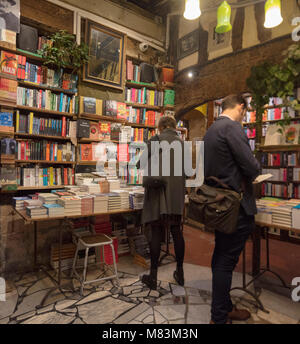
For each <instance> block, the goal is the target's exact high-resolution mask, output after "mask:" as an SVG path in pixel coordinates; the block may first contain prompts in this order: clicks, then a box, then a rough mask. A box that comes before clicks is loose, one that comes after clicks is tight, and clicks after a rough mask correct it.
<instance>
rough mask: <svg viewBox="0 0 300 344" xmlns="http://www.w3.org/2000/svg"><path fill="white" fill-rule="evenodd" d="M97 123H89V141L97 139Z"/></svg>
mask: <svg viewBox="0 0 300 344" xmlns="http://www.w3.org/2000/svg"><path fill="white" fill-rule="evenodd" d="M99 132H100V128H99V123H96V122H90V137H89V138H90V139H91V140H98V139H99Z"/></svg>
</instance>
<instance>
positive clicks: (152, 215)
mask: <svg viewBox="0 0 300 344" xmlns="http://www.w3.org/2000/svg"><path fill="white" fill-rule="evenodd" d="M158 130H159V133H160V135H155V136H154V137H152V138H151V139H150V141H149V143H148V150H147V151H145V153H143V154H148V155H147V156H142V157H141V165H142V166H141V167H142V168H144V169H145V166H143V161H145V160H146V161H148V166H147V167H146V168H147V171H148V176H150V179H151V178H152V177H153V174H152V175H151V163H152V161H153V160H151V157H153V155H154V156H155V155H156V157H157V158H158V162H159V173H158V175H159V178H160V180H161V181H163V183H164V185H163V186H161V187H158V188H153V187H151V186H146V185H145V184H144V186H145V197H144V207H143V214H142V222H143V223H144V224H148V225H150V227H151V240H150V255H151V269H150V275H143V276H142V281H143V282H144V283H145V284H146V285H147V286H148V287H149V288H150V289H156V287H157V268H158V261H159V256H160V243H161V241H162V234H163V233H164V230H165V229H166V228H164V227H165V225H166V224H167V223H169V224H170V230H171V233H172V236H173V240H174V248H175V255H176V261H177V268H176V271H174V275H173V276H174V278H175V280H176V281H177V283H178V284H180V285H184V275H183V259H184V249H185V243H184V238H183V234H182V226H181V217H182V214H183V208H184V198H185V174H184V159H183V152H184V149H183V141H182V140H181V139H180V137H179V136H178V134H177V133H176V121H175V120H174V118H172V117H168V116H164V117H162V118H161V119H160V121H159V123H158ZM155 141H157V142H156V143H157V144H159V145H160V146H161V147H164V144H166V146H169V145H174V146H176V145H177V148H179V149H178V150H177V151H176V152H175V151H174V150H173V149H170V160H169V161H168V162H167V164H168V166H165V170H164V163H166V160H167V158H164V154H165V153H166V151H167V150H168V148H167V149H164V148H163V149H162V153H159V150H157V149H156V148H155V144H152V143H154V142H155ZM143 158H144V159H143ZM180 159H182V160H181V162H182V164H181V166H180V164H179V165H178V164H177V163H178V160H180ZM163 160H164V161H163ZM162 161H163V162H162ZM175 166H177V167H178V166H179V171H176V172H175ZM166 170H170V173H169V175H165V174H166V173H165V172H167V171H166ZM144 183H145V179H144Z"/></svg>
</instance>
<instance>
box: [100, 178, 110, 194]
mask: <svg viewBox="0 0 300 344" xmlns="http://www.w3.org/2000/svg"><path fill="white" fill-rule="evenodd" d="M99 186H100V192H101V193H109V183H108V181H107V180H104V181H103V182H99Z"/></svg>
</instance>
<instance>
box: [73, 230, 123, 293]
mask: <svg viewBox="0 0 300 344" xmlns="http://www.w3.org/2000/svg"><path fill="white" fill-rule="evenodd" d="M105 245H109V246H110V247H111V250H112V256H113V264H114V274H113V275H112V276H108V277H101V278H97V279H95V280H92V281H86V273H87V262H88V254H89V249H90V248H92V247H102V257H103V264H104V265H106V264H105V251H104V246H105ZM82 249H85V258H84V269H83V276H82V278H81V277H80V276H79V274H78V272H77V271H76V262H77V258H78V251H79V250H82ZM74 274H75V275H76V277H77V278H78V279H79V281H80V284H81V288H80V294H81V295H82V294H83V288H84V286H85V285H86V284H90V283H95V282H99V281H103V280H106V279H113V278H116V280H117V284H118V285H119V279H118V272H117V264H116V257H115V249H114V245H113V241H112V239H111V238H110V237H108V236H107V235H105V234H102V233H99V234H93V235H88V236H82V237H78V242H77V248H76V253H75V257H74V260H73V268H72V274H71V277H73V275H74Z"/></svg>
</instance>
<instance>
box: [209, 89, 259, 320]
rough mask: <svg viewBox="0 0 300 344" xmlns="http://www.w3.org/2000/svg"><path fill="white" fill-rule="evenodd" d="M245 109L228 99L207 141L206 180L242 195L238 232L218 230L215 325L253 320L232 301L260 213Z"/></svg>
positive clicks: (235, 98) (240, 101) (234, 98)
mask: <svg viewBox="0 0 300 344" xmlns="http://www.w3.org/2000/svg"><path fill="white" fill-rule="evenodd" d="M246 107H247V103H246V101H245V99H244V98H243V97H242V96H239V95H229V96H227V97H226V98H225V99H224V100H223V104H222V110H223V112H222V114H221V115H220V116H219V118H218V119H217V120H216V121H215V122H214V123H213V125H212V126H211V127H210V128H209V129H208V130H207V133H206V135H205V137H204V156H205V159H204V173H205V178H208V177H211V176H213V177H217V178H218V179H219V180H220V181H221V182H222V183H224V184H226V185H227V186H228V187H229V188H230V189H232V190H234V191H236V192H239V193H241V192H242V194H243V198H242V200H241V204H240V211H239V217H238V222H237V229H236V231H235V232H234V233H233V234H225V233H222V232H220V231H218V228H215V249H214V253H213V257H212V274H213V280H212V307H211V323H212V324H225V323H230V322H231V320H246V319H248V318H249V317H250V313H249V312H248V311H246V310H238V309H237V308H236V307H235V306H233V304H232V302H231V298H230V289H231V282H232V273H233V270H234V268H235V266H236V264H237V263H238V260H239V256H240V254H241V252H242V251H243V249H244V247H245V244H246V240H247V239H248V237H249V235H250V233H251V232H252V230H253V228H254V224H255V223H254V215H255V214H256V212H257V211H256V203H255V197H254V194H253V185H252V182H253V180H254V179H255V178H256V177H257V176H258V175H259V171H260V165H259V163H258V161H257V160H256V159H255V158H254V156H253V154H252V152H251V148H250V145H249V143H248V138H247V136H246V134H245V132H244V131H243V128H242V126H241V124H240V122H241V120H242V118H243V117H244V115H245V112H246ZM207 184H208V185H210V186H217V185H216V184H215V183H214V182H208V181H207ZM218 187H219V186H218Z"/></svg>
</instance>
